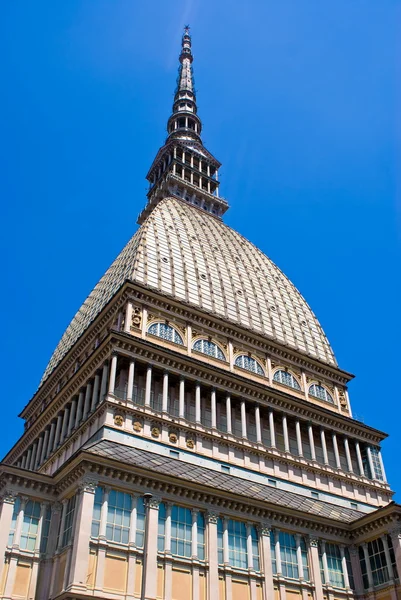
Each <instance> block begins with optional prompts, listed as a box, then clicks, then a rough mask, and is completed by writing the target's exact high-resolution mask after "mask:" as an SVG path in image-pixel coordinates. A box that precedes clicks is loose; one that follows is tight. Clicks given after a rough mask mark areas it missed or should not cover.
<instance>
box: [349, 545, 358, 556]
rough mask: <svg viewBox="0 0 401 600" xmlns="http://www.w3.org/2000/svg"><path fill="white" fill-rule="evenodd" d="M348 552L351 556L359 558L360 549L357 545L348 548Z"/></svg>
mask: <svg viewBox="0 0 401 600" xmlns="http://www.w3.org/2000/svg"><path fill="white" fill-rule="evenodd" d="M348 551H349V553H350V556H359V550H358V547H357V546H355V544H352V545H351V546H348Z"/></svg>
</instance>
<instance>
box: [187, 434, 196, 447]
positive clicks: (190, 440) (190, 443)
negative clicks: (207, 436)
mask: <svg viewBox="0 0 401 600" xmlns="http://www.w3.org/2000/svg"><path fill="white" fill-rule="evenodd" d="M186 444H187V448H189V449H190V450H193V449H194V448H195V440H194V439H193V438H192V437H189V438H187V441H186Z"/></svg>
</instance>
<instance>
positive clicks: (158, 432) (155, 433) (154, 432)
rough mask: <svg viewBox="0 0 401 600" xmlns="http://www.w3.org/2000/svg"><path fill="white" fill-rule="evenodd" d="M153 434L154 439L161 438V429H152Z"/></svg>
mask: <svg viewBox="0 0 401 600" xmlns="http://www.w3.org/2000/svg"><path fill="white" fill-rule="evenodd" d="M151 434H152V437H155V438H157V437H159V435H160V429H159V427H152V429H151Z"/></svg>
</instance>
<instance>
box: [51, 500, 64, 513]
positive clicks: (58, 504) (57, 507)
mask: <svg viewBox="0 0 401 600" xmlns="http://www.w3.org/2000/svg"><path fill="white" fill-rule="evenodd" d="M51 507H52V513H53V514H54V515H55V514H59V513H61V511H62V510H63V505H62V504H61V502H53V504H52V505H51Z"/></svg>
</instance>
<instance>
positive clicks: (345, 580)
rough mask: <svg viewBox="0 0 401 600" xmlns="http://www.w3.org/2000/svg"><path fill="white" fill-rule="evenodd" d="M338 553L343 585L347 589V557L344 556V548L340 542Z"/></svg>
mask: <svg viewBox="0 0 401 600" xmlns="http://www.w3.org/2000/svg"><path fill="white" fill-rule="evenodd" d="M340 554H341V567H342V570H343V577H344V585H345V589H347V590H349V589H350V586H349V577H348V567H347V559H346V558H345V549H344V546H343V545H342V544H341V545H340Z"/></svg>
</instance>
